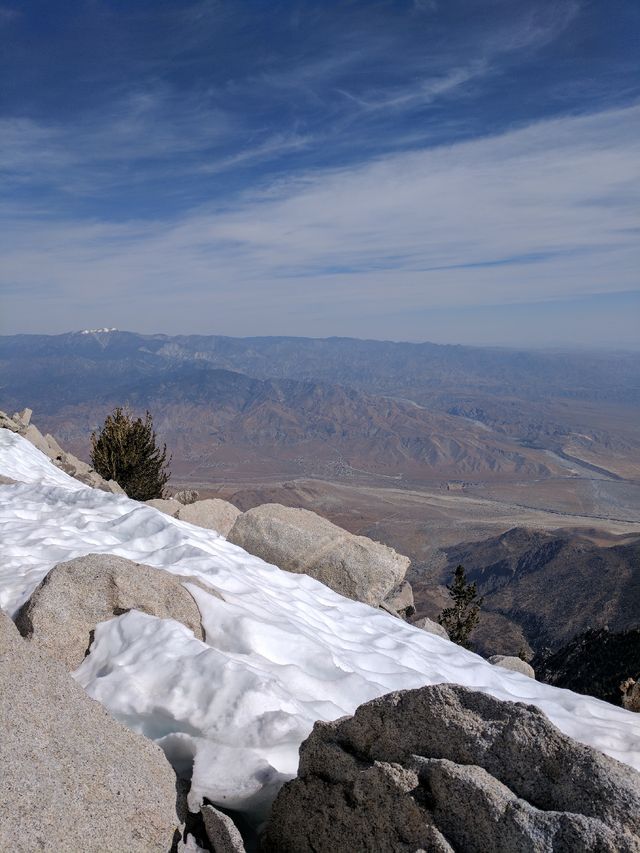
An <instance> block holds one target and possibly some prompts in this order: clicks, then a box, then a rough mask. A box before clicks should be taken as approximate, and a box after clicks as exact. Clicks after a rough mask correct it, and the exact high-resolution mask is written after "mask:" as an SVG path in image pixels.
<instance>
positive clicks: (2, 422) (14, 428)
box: [0, 412, 20, 432]
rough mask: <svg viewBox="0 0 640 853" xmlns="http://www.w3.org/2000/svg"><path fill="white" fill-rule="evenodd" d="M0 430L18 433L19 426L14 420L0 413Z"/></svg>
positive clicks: (4, 413)
mask: <svg viewBox="0 0 640 853" xmlns="http://www.w3.org/2000/svg"><path fill="white" fill-rule="evenodd" d="M0 429H8V430H10V431H11V432H20V424H19V423H18V422H17V421H16V420H14V418H10V417H9V415H8V414H7V413H6V412H0Z"/></svg>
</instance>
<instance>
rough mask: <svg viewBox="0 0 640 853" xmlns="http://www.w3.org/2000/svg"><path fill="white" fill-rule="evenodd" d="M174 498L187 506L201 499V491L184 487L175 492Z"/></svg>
mask: <svg viewBox="0 0 640 853" xmlns="http://www.w3.org/2000/svg"><path fill="white" fill-rule="evenodd" d="M173 499H174V500H175V501H178V503H181V504H184V505H185V506H187V505H188V504H193V503H195V502H196V501H198V500H200V492H197V491H196V490H195V489H182V491H180V492H176V493H175V495H174V496H173Z"/></svg>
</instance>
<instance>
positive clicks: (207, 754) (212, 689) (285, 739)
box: [0, 430, 640, 819]
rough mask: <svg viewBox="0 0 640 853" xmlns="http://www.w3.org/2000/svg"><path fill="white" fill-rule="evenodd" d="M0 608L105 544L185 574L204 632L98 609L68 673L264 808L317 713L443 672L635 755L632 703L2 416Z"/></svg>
mask: <svg viewBox="0 0 640 853" xmlns="http://www.w3.org/2000/svg"><path fill="white" fill-rule="evenodd" d="M0 474H5V475H7V476H9V477H12V478H14V479H18V480H21V481H22V484H20V485H14V486H3V487H0V525H1V527H0V529H1V530H2V561H1V562H0V607H2V608H3V609H4V610H6V611H7V612H9V613H14V612H15V610H16V609H17V608H18V607H19V606H20V604H21V603H22V602H23V601H25V600H26V599H27V598H28V597H29V595H30V594H31V592H32V590H33V589H34V588H35V586H36V585H37V584H38V582H39V581H40V580H41V579H42V577H44V575H45V574H46V572H47V571H48V570H49V569H50V568H51V567H52V566H54V565H55V564H56V563H58V562H60V561H62V560H67V559H71V558H73V557H77V556H80V555H82V554H87V553H112V554H118V555H120V556H123V557H128V558H130V559H133V560H137V561H140V562H144V563H147V564H149V565H151V566H155V567H157V568H162V569H165V570H166V571H169V572H174V573H179V574H193V575H196V576H197V577H199V578H201V579H202V580H203V581H204V582H205V583H206V584H208V585H209V586H211V587H213V588H214V589H216V590H218V591H219V592H220V593H221V594H222V595H223V597H224V601H221V600H220V599H219V598H217V597H215V596H213V595H208V594H207V593H206V592H204V591H203V590H201V589H200V588H198V587H195V586H190V587H189V588H190V590H191V592H192V594H193V595H194V597H195V599H196V601H197V603H198V606H199V607H200V610H201V614H202V621H203V626H204V628H205V632H206V642H201V641H199V640H197V639H195V637H194V636H193V634H192V633H191V632H190V631H189V630H188V629H187V628H185V627H184V626H183V625H181V624H179V623H177V622H173V621H171V620H161V619H156V618H154V617H151V616H148V615H146V614H143V613H140V612H137V611H131V612H129V613H126V614H124V615H123V616H120V617H118V618H117V619H113V620H111V621H109V622H105V623H102V624H101V625H100V626H98V628H97V630H96V633H95V641H94V643H93V646H92V650H91V654H90V655H89V656H88V657H87V658H86V659H85V661H84V662H83V664H82V665H81V667H80V668H79V669H78V670H77V672H76V673H75V677H76V678H77V680H78V681H79V682H80V683H81V684H82V685H83V686H84V687H85V689H86V690H87V691H88V692H89V694H90V695H91V696H93V697H95V698H96V699H98V700H99V701H100V702H102V703H103V704H104V705H105V706H106V707H108V708H109V709H110V710H111V712H112V713H113V714H114V716H116V717H117V718H118V719H120V720H122V721H123V722H124V723H126V724H127V725H128V726H130V727H131V728H132V729H135V730H136V731H139V732H142V733H143V734H145V735H147V736H148V737H151V738H153V739H154V740H157V741H158V742H159V743H160V744H161V745H162V746H163V747H164V749H165V751H166V753H167V755H168V756H169V757H170V759H171V760H172V761H173V762H174V764H175V765H176V766H177V767H178V768H182V769H184V770H185V771H188V770H189V769H190V767H191V765H192V763H193V787H192V792H191V801H190V802H191V805H192V807H193V808H196V807H197V805H198V803H199V801H200V800H201V798H202V796H207V797H208V798H209V799H210V800H212V801H213V802H214V803H219V804H221V805H225V806H227V807H231V808H236V809H239V810H243V811H245V812H246V813H247V814H248V815H249V817H251V818H253V819H259V818H260V817H261V815H262V813H263V811H264V807H265V806H266V805H268V803H269V802H270V801H271V799H272V798H273V796H274V794H275V792H276V791H277V789H278V787H279V786H280V785H281V784H282V782H283V781H284V780H285V779H287V778H289V777H291V776H292V775H294V774H295V772H296V769H297V759H298V756H297V750H298V746H299V744H300V742H301V741H302V740H303V739H304V738H305V737H306V735H307V734H308V732H309V731H310V729H311V727H312V725H313V722H314V721H315V720H317V719H332V718H336V717H339V716H342V715H343V714H348V713H352V712H353V711H354V710H355V708H356V707H357V706H358V705H359V704H361V703H362V702H365V701H367V700H369V699H371V698H373V697H375V696H379V695H381V694H383V693H387V692H389V691H391V690H397V689H403V688H410V687H418V686H421V685H424V684H434V683H438V682H442V681H448V682H455V683H458V684H464V685H467V686H469V687H472V688H475V689H478V690H482V691H485V692H487V693H491V694H492V695H494V696H496V697H498V698H500V699H508V700H521V701H525V702H528V703H531V704H534V705H537V706H538V707H540V708H542V709H543V710H544V711H545V713H546V714H547V715H548V716H549V718H550V719H551V720H552V721H553V722H554V723H555V724H556V725H557V726H558V727H559V728H560V729H562V731H564V732H566V733H567V734H569V735H572V736H573V737H575V738H577V739H578V740H580V741H583V742H584V743H588V744H591V745H592V746H595V747H598V748H599V749H601V750H603V751H604V752H606V753H608V754H609V755H612V756H613V757H615V758H617V759H619V760H620V761H624V762H626V763H628V764H630V765H632V766H633V767H636V768H637V769H640V715H637V714H632V713H631V712H629V711H625V710H623V709H621V708H615V707H613V706H612V705H608V704H606V703H604V702H600V701H598V700H596V699H591V698H589V697H586V696H579V695H577V694H574V693H571V692H570V691H568V690H559V689H557V688H554V687H550V686H548V685H545V684H540V683H538V682H536V681H534V680H532V679H530V678H527V677H525V676H523V675H520V674H518V673H512V672H508V671H506V670H503V669H500V668H498V667H494V666H491V665H490V664H488V663H487V662H486V661H484V660H483V659H482V658H480V657H478V656H477V655H474V654H472V653H471V652H467V651H464V650H463V649H461V648H460V647H459V646H456V645H454V644H453V643H449V642H448V641H446V640H442V639H440V638H439V637H435V636H433V635H431V634H427V633H425V632H423V631H420V630H419V629H416V628H412V627H411V626H409V625H407V624H405V623H404V622H401V621H400V620H398V619H394V618H393V617H391V616H389V615H387V614H386V613H383V612H382V611H379V610H374V609H371V608H369V607H367V606H366V605H363V604H359V603H357V602H354V601H350V600H348V599H345V598H342V597H341V596H339V595H337V594H336V593H334V592H332V591H331V590H330V589H328V588H327V587H325V586H323V585H322V584H320V583H318V582H317V581H315V580H312V579H311V578H308V577H306V576H304V575H295V574H288V573H286V572H282V571H280V570H279V569H277V568H276V567H275V566H270V565H268V564H266V563H264V562H263V561H262V560H260V559H258V558H257V557H253V556H250V555H249V554H247V553H246V552H244V551H242V550H241V549H240V548H238V547H236V546H234V545H231V544H229V543H228V542H226V541H225V540H224V539H223V538H222V537H220V536H218V535H217V534H215V533H214V532H212V531H209V530H204V529H202V528H198V527H194V526H192V525H190V524H187V523H186V522H181V521H177V520H176V519H173V518H170V517H169V516H166V515H163V514H162V513H160V512H158V511H156V510H155V509H152V508H151V507H147V506H145V505H143V504H139V503H137V502H135V501H131V500H129V499H128V498H126V497H121V496H117V495H111V494H107V493H105V492H100V491H96V490H93V489H91V488H88V487H85V486H83V485H81V484H80V483H78V482H76V481H75V480H73V479H71V478H70V477H67V476H66V475H65V474H63V473H62V472H60V471H59V470H58V469H57V468H55V467H54V466H53V465H52V464H51V463H50V462H49V461H48V460H47V459H46V458H45V457H44V456H43V455H42V454H40V453H39V452H38V451H37V450H35V449H34V448H33V447H32V446H31V445H30V444H29V443H28V442H27V441H25V440H24V439H22V438H21V437H20V436H18V435H15V434H13V433H10V432H8V431H6V430H0Z"/></svg>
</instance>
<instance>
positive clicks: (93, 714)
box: [0, 611, 180, 853]
mask: <svg viewBox="0 0 640 853" xmlns="http://www.w3.org/2000/svg"><path fill="white" fill-rule="evenodd" d="M0 720H2V736H1V737H0V768H1V769H0V778H1V783H0V850H6V851H11V853H32V851H34V850H42V851H46V852H47V853H58V851H80V850H82V851H83V853H104V851H124V850H126V851H127V853H151V851H157V853H167V851H169V850H171V848H172V844H173V843H174V842H175V841H176V840H177V838H178V836H179V827H180V821H179V818H178V816H177V813H176V779H175V774H174V772H173V770H172V769H171V766H170V765H169V763H168V762H167V760H166V758H165V757H164V754H163V752H162V750H161V749H160V748H159V747H158V746H156V745H155V744H154V743H152V742H151V741H149V740H146V739H145V738H143V737H141V736H140V735H137V734H134V733H133V732H131V731H129V729H127V728H125V727H124V726H123V725H121V724H120V723H118V722H116V720H114V719H113V717H111V716H110V715H109V713H108V712H107V711H105V709H104V708H103V707H102V706H101V705H99V704H98V703H97V702H94V701H93V700H92V699H89V697H88V696H87V695H86V694H85V693H84V691H83V690H82V688H81V687H80V686H79V685H77V684H76V682H75V681H74V680H73V679H72V678H71V677H70V676H69V675H68V674H67V673H66V672H65V671H64V668H63V667H62V666H61V665H60V664H58V663H57V662H56V661H53V660H51V659H50V658H48V656H47V655H45V654H44V653H43V652H42V651H41V650H39V649H37V648H35V647H34V646H33V645H30V644H28V643H26V642H25V641H24V640H23V639H22V638H21V637H20V635H19V633H18V631H17V630H16V628H15V626H14V624H13V623H12V622H11V620H10V619H9V617H8V616H5V615H4V614H3V613H2V611H0Z"/></svg>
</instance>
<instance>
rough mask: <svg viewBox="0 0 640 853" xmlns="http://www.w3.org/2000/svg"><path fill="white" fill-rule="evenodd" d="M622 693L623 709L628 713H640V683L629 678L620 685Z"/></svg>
mask: <svg viewBox="0 0 640 853" xmlns="http://www.w3.org/2000/svg"><path fill="white" fill-rule="evenodd" d="M620 692H621V693H622V707H623V708H626V709H627V711H634V712H636V713H640V682H637V681H634V679H633V678H627V680H626V681H623V682H622V684H621V685H620Z"/></svg>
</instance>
